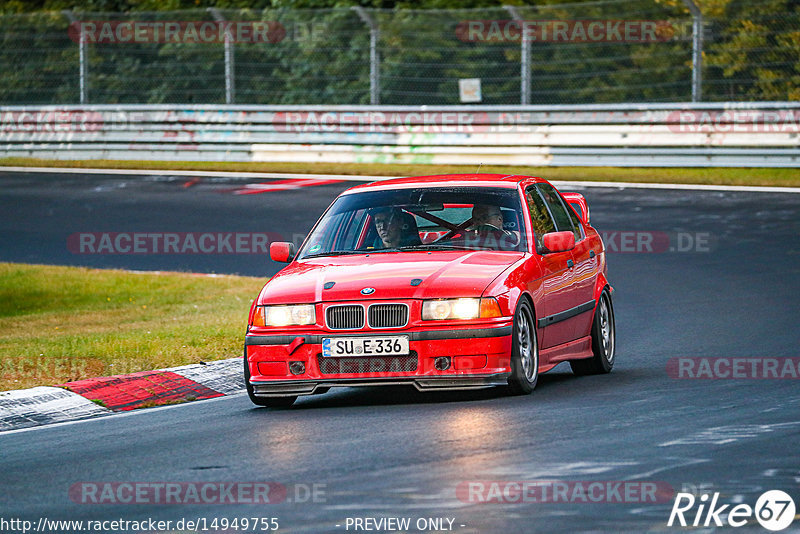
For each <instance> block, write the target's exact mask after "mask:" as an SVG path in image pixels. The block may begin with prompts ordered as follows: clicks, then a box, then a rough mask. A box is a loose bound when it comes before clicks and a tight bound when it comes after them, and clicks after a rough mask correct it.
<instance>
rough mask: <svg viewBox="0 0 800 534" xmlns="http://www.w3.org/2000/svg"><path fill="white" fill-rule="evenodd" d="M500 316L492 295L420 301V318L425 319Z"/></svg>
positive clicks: (440, 319) (441, 319)
mask: <svg viewBox="0 0 800 534" xmlns="http://www.w3.org/2000/svg"><path fill="white" fill-rule="evenodd" d="M501 316H502V314H501V313H500V306H499V305H498V304H497V301H496V300H495V299H494V298H492V297H489V298H482V299H479V298H463V299H440V300H426V301H424V302H423V303H422V319H423V320H425V321H443V320H445V319H477V318H479V317H480V318H488V317H501Z"/></svg>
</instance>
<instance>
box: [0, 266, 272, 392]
mask: <svg viewBox="0 0 800 534" xmlns="http://www.w3.org/2000/svg"><path fill="white" fill-rule="evenodd" d="M264 282H265V280H264V279H262V278H250V277H241V276H217V277H205V276H197V275H192V274H188V273H141V274H139V273H131V272H125V271H116V270H101V269H86V268H81V267H59V266H45V265H23V264H11V263H0V390H2V391H4V390H9V389H22V388H27V387H32V386H37V385H53V384H60V383H63V382H68V381H70V380H78V379H82V378H91V377H97V376H108V375H113V374H122V373H131V372H136V371H145V370H150V369H159V368H163V367H172V366H176V365H184V364H190V363H198V362H201V361H209V360H218V359H222V358H232V357H235V356H240V355H241V354H242V343H243V341H244V330H245V325H246V323H247V313H248V311H249V309H250V302H251V300H252V299H253V298H255V296H256V295H257V294H258V291H259V290H260V289H261V286H262V285H263V284H264Z"/></svg>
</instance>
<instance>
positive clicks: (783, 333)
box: [0, 173, 800, 534]
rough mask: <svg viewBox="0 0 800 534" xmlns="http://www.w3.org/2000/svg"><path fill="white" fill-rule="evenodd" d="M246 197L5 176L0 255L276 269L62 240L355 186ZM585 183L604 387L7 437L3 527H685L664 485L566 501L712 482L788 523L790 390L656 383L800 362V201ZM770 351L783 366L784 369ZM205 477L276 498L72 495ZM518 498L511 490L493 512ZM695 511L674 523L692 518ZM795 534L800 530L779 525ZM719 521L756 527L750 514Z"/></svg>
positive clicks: (282, 226)
mask: <svg viewBox="0 0 800 534" xmlns="http://www.w3.org/2000/svg"><path fill="white" fill-rule="evenodd" d="M250 182H251V183H252V182H253V181H252V180H251V181H250ZM265 182H266V181H265ZM244 183H246V182H245V181H231V180H223V179H200V180H197V181H195V182H192V181H191V180H188V179H187V178H185V177H182V178H174V177H170V176H168V175H165V176H163V177H131V176H118V175H116V176H80V175H74V174H73V175H59V174H52V175H46V174H45V175H43V174H18V173H17V174H13V173H0V261H13V262H28V263H51V264H70V265H87V266H93V267H108V268H110V267H121V268H130V269H160V270H190V271H199V272H218V273H239V274H247V275H268V274H271V273H274V272H276V270H277V268H278V265H277V264H274V263H272V262H270V261H269V260H268V259H267V258H266V257H265V256H264V255H261V254H229V253H226V254H216V253H210V254H192V253H189V254H149V253H140V254H108V253H105V254H92V253H80V251H78V252H79V253H76V252H75V251H74V250H70V245H68V242H69V240H70V236H71V235H73V234H76V233H102V232H116V233H119V232H126V233H133V232H144V233H147V232H157V233H163V232H177V233H187V232H190V233H197V232H213V233H219V232H234V233H235V232H240V233H248V232H249V233H254V232H269V233H271V234H270V235H273V234H279V235H281V236H286V237H288V239H292V236H293V235H294V234H304V233H305V232H307V231H308V230H309V228H310V227H311V225H312V224H313V222H314V221H315V220H316V218H317V217H318V216H319V215H320V214H321V212H322V210H323V209H324V208H325V207H326V206H327V205H328V204H329V202H330V200H331V199H332V198H333V197H334V196H335V195H336V194H337V193H338V192H339V191H341V190H343V189H345V188H346V187H347V186H348V185H351V184H348V183H336V184H328V185H318V186H311V187H302V188H298V189H293V190H281V188H276V189H275V190H270V191H265V192H262V193H259V194H251V195H241V194H234V192H235V191H236V190H241V187H242V184H244ZM583 193H584V194H585V196H586V197H587V200H588V202H589V205H590V208H591V213H592V223H593V225H594V226H595V227H596V228H598V229H599V230H601V231H605V232H611V233H609V234H607V237H608V239H607V241H608V243H607V246H608V247H609V249H610V251H609V260H608V261H609V264H610V277H611V281H612V283H613V284H614V286H615V289H616V293H615V295H614V305H615V310H616V318H617V361H616V366H615V368H614V370H613V372H612V373H611V374H610V375H606V376H596V377H584V378H577V377H575V376H573V375H572V373H571V372H570V370H569V367H568V366H566V365H565V364H562V365H561V366H559V367H557V368H556V369H555V370H553V371H552V372H550V373H548V374H546V375H543V376H542V377H540V381H539V385H538V387H537V389H536V391H535V392H534V393H533V394H532V395H530V396H524V397H508V396H506V395H505V394H504V392H503V391H498V390H483V391H480V392H477V393H475V392H473V393H441V392H440V393H427V394H422V393H418V392H415V391H410V390H405V389H390V388H378V387H376V388H369V389H361V390H354V389H342V390H333V391H331V392H330V393H329V394H327V395H322V396H315V397H306V398H301V399H300V400H299V401H298V402H297V403H296V404H295V407H294V408H292V409H291V410H286V411H271V410H268V409H256V408H254V407H253V406H252V405H251V404H250V402H249V400H248V399H247V397H246V396H244V395H239V396H233V397H226V398H222V399H218V400H211V401H203V402H196V403H187V404H184V405H179V406H173V407H167V408H158V409H152V410H144V411H138V412H134V413H131V414H129V415H123V416H113V417H108V418H102V419H101V420H90V421H85V422H78V423H74V424H66V425H62V426H53V427H45V428H39V429H34V430H29V431H23V432H16V433H6V434H0V473H1V475H0V481H1V482H2V484H0V509H2V515H3V517H5V518H7V517H17V518H23V519H28V520H31V521H34V523H36V522H38V521H39V520H40V518H47V519H49V520H52V519H63V520H88V519H108V520H113V519H125V520H143V519H147V518H154V519H159V520H164V521H167V520H170V521H173V525H174V524H175V522H176V521H178V520H180V519H182V518H185V519H189V520H197V519H198V518H206V519H207V521H208V522H209V524H210V521H211V520H212V519H213V518H227V519H233V518H237V517H238V518H242V517H249V518H252V517H263V518H277V519H278V520H279V525H280V528H279V532H309V533H315V532H355V531H357V530H355V529H354V525H355V522H354V520H355V519H356V518H360V519H365V518H386V517H396V518H410V520H411V527H410V528H409V529H408V530H407V531H408V532H419V531H420V529H417V526H418V524H417V520H418V519H427V518H448V519H451V520H453V522H452V527H449V525H450V523H449V522H448V521H447V520H445V521H444V522H443V526H444V528H439V529H438V530H437V529H435V528H434V529H433V530H426V531H429V532H430V531H434V532H442V531H447V529H448V528H451V531H453V532H458V533H464V534H467V533H507V532H508V533H511V532H579V531H608V532H619V531H629V532H644V531H656V532H662V531H664V532H667V531H681V530H688V529H681V528H680V527H677V526H673V527H667V520H668V519H669V516H670V510H671V509H672V506H673V498H674V494H673V493H672V492H668V494H666V496H664V495H661V494H659V495H660V497H659V498H658V499H656V500H657V501H658V502H652V501H648V502H641V501H642V500H643V499H637V498H636V496H633V495H628V496H627V497H626V495H625V494H624V493H623V494H622V495H621V498H620V499H617V498H616V495H615V494H614V493H613V491H612V492H606V493H605V494H604V495H605V497H602V496H601V498H600V499H599V502H582V499H581V497H580V495H577V496H576V494H574V493H573V492H572V490H573V489H574V488H575V487H579V486H580V485H581V484H583V485H584V486H586V487H588V485H589V484H590V483H597V482H600V483H601V486H602V487H604V488H607V487H609V485H612V486H613V484H614V483H616V482H624V481H627V482H641V483H651V484H656V485H657V486H658V487H659V488H663V487H667V488H671V490H674V491H675V492H679V491H681V490H682V489H684V490H687V491H693V492H695V493H697V495H698V504H699V496H700V495H701V494H707V495H709V496H711V495H712V494H714V493H715V492H719V497H718V499H719V503H720V504H736V503H744V504H748V505H750V506H754V505H755V504H756V501H757V499H758V497H759V496H760V495H761V494H762V493H764V492H765V491H767V490H783V491H785V492H787V493H788V494H789V495H791V496H792V497H793V498H794V501H795V502H796V503H797V505H798V509H799V510H800V453H799V452H798V451H800V445H799V444H800V387H799V386H800V381H798V377H797V376H795V377H794V378H792V377H791V376H787V375H786V374H783V375H782V376H784V377H785V378H784V379H772V378H770V379H747V378H738V379H731V378H730V376H731V375H732V372H733V371H732V368H730V369H728V370H729V371H731V372H729V373H728V374H729V376H728V378H724V377H721V376H720V375H721V374H722V373H717V375H716V376H717V378H716V379H708V378H705V379H689V378H676V376H677V375H676V372H675V367H674V365H675V360H673V361H672V363H671V364H670V365H673V367H670V369H671V371H669V370H668V361H670V359H672V358H700V357H703V358H729V359H735V358H745V359H748V360H746V361H745V364H742V365H743V366H745V367H746V370H749V369H751V365H755V364H752V362H753V361H754V360H753V359H762V360H759V361H763V359H776V358H798V357H800V353H799V351H800V349H798V347H800V327H798V323H800V307H799V306H798V295H800V238H798V236H799V235H800V222H798V216H799V215H800V195H798V194H767V193H740V192H724V191H712V192H707V191H703V192H701V191H685V190H646V189H631V188H627V189H626V188H614V189H612V188H588V189H585V190H583ZM613 232H616V233H613ZM72 239H73V240H74V239H75V238H74V237H73V238H72ZM73 248H74V247H73ZM622 249H624V250H625V252H623V251H622ZM692 361H696V360H692ZM727 361H728V362H729V363H730V362H732V360H727ZM780 361H781V362H786V361H789V362H793V364H794V365H795V368H794V369H795V371H797V361H798V360H797V359H794V360H780ZM781 365H783V364H781ZM698 368H699V367H698ZM740 370H741V369H740ZM743 372H744V373H745V374H747V371H743ZM209 481H213V482H238V483H249V482H276V483H279V484H281V485H283V487H285V488H286V489H287V495H286V500H283V502H280V503H275V504H266V505H265V504H262V505H252V504H239V503H235V504H231V503H226V504H178V505H176V504H160V503H142V504H125V503H117V504H113V503H111V504H92V503H83V502H81V500H82V498H81V493H80V491H78V493H77V494H76V493H75V492H76V491H77V490H81V489H85V488H87V487H94V486H91V485H90V484H92V483H95V484H100V483H104V482H112V483H114V482H118V483H125V482H128V483H132V482H140V483H171V482H179V483H202V482H209ZM480 481H484V482H485V485H484V486H483V487H485V488H489V487H491V485H490V484H489V482H487V481H495V482H497V487H500V488H506V489H508V488H513V487H514V486H512V485H510V484H511V483H513V482H520V483H521V482H525V481H539V482H542V481H549V482H550V483H553V484H562V487H564V486H568V487H569V488H570V492H569V493H568V494H567V497H568V498H566V499H565V498H554V497H552V496H551V498H550V499H547V498H546V497H545V498H544V499H542V498H537V497H540V496H541V493H533V494H530V495H529V496H528V497H526V498H522V499H521V500H523V501H525V502H488V503H479V502H475V501H476V500H479V498H480V495H484V496H486V495H488V493H480V492H477V493H475V494H470V493H465V492H464V491H463V488H465V487H473V488H474V487H478V486H468V484H469V483H470V482H473V483H478V482H480ZM81 483H88V484H85V485H83V486H81V485H80V484H81ZM76 484H77V485H78V486H75V485H76ZM315 485H316V486H315ZM71 487H72V488H73V490H72V491H73V493H72V494H70V488H71ZM115 487H116V486H115ZM624 487H634V486H633V485H632V484H629V485H628V486H624ZM76 488H77V490H76ZM312 488H315V489H316V498H314V497H313V496H311V495H310V494H309V491H307V490H310V489H312ZM76 495H77V496H76ZM509 495H510V497H509ZM514 495H515V494H514V492H513V491H510V492H509V491H507V492H506V498H505V500H506V501H513V500H514V499H513V497H514ZM517 496H519V495H518V494H517ZM71 497H72V498H71ZM495 497H497V495H495ZM73 499H74V500H73ZM84 500H85V496H84ZM279 500H282V499H279ZM497 500H498V499H495V501H497ZM499 500H502V499H499ZM518 500H519V499H518ZM538 500H546V501H548V502H535V501H538ZM583 500H585V499H583ZM620 500H622V501H625V502H619V501H620ZM74 501H78V502H77V503H76V502H74ZM553 501H556V502H553ZM608 501H611V502H608ZM696 511H697V506H695V507H694V508H692V509H691V510H690V511H688V512H686V519H687V521H688V522H691V521H693V520H694V518H695V513H696ZM725 517H726V514H725V513H723V514H722V515H721V518H722V519H725ZM348 518H349V520H350V522H349V523H348ZM704 520H705V514H702V518H701V520H700V521H701V523H702V521H704ZM433 524H434V526H438V525H437V524H436V523H433ZM337 525H338V526H337ZM419 525H421V526H426V527H430V525H431V523H430V522H424V523H420V524H419ZM713 525H714V522H713V520H712V521H711V526H710V527H708V528H706V529H705V531H711V530H714V527H713ZM348 527H349V528H348ZM799 528H800V517H798V518H797V519H796V520H795V522H794V525H793V526H792V527H790V529H788V530H786V532H789V531H795V532H796V531H798V530H797V529H799ZM729 529H731V528H730V527H728V526H727V525H726V526H725V527H723V528H718V529H717V530H726V531H727V530H729ZM172 530H177V529H175V528H172ZM218 530H224V529H218ZM732 530H739V531H753V532H756V531H758V532H765V530H764V529H763V528H762V527H761V526H760V525H759V524H758V523H756V522H755V520H754V519H752V518H751V520H750V522H749V523H748V525H747V526H746V527H744V528H739V529H732ZM212 531H213V530H212ZM234 531H235V529H228V532H234ZM240 531H241V529H240ZM250 531H251V532H252V531H253V530H252V529H250ZM358 531H364V530H363V529H362V530H358ZM383 531H385V530H383ZM695 531H696V530H695Z"/></svg>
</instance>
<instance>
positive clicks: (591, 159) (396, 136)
mask: <svg viewBox="0 0 800 534" xmlns="http://www.w3.org/2000/svg"><path fill="white" fill-rule="evenodd" d="M0 147H2V154H1V155H2V156H5V157H13V156H18V157H36V158H53V159H127V160H193V161H264V162H284V161H289V162H291V161H302V162H331V163H422V164H425V163H430V164H470V165H478V164H480V163H483V164H487V165H535V166H547V165H551V166H570V165H575V166H595V165H597V166H636V167H717V166H718V167H798V166H800V103H798V102H729V103H713V104H712V103H707V104H684V103H679V104H607V105H602V104H595V105H582V106H547V107H544V106H483V107H476V106H440V107H430V108H429V107H427V106H383V107H373V106H211V105H125V106H122V105H120V106H115V105H97V106H85V107H82V106H59V107H29V106H5V107H0Z"/></svg>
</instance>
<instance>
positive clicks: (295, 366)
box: [289, 362, 306, 375]
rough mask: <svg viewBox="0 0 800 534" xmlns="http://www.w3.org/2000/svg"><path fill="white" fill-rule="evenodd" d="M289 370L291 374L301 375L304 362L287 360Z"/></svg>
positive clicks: (304, 366)
mask: <svg viewBox="0 0 800 534" xmlns="http://www.w3.org/2000/svg"><path fill="white" fill-rule="evenodd" d="M289 372H290V373H292V374H293V375H302V374H303V373H305V372H306V364H304V363H303V362H289Z"/></svg>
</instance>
